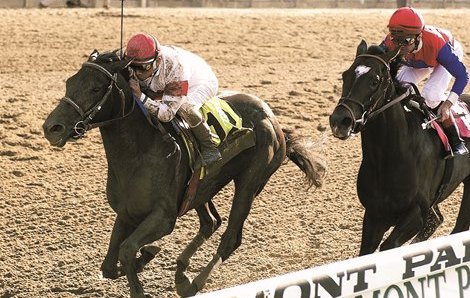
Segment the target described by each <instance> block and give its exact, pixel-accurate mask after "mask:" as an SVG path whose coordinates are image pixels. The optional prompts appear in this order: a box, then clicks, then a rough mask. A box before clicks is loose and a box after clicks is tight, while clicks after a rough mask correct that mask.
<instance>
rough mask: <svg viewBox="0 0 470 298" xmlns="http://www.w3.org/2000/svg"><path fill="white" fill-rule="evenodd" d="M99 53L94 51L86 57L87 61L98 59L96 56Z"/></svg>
mask: <svg viewBox="0 0 470 298" xmlns="http://www.w3.org/2000/svg"><path fill="white" fill-rule="evenodd" d="M99 54H100V53H99V52H98V50H97V49H94V50H93V52H91V54H90V56H88V61H95V60H96V58H98V55H99Z"/></svg>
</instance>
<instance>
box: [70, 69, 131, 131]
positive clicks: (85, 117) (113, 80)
mask: <svg viewBox="0 0 470 298" xmlns="http://www.w3.org/2000/svg"><path fill="white" fill-rule="evenodd" d="M82 67H90V68H94V69H97V70H99V71H100V72H101V73H103V74H105V75H106V76H107V77H108V78H109V79H110V82H109V85H108V90H106V93H105V94H104V96H103V98H102V99H101V100H100V101H99V102H98V103H96V104H95V105H94V106H93V107H91V108H90V109H89V110H87V111H84V110H83V109H82V108H81V107H80V106H79V105H78V104H77V103H76V102H75V101H74V100H73V99H72V98H70V97H67V96H64V97H63V98H61V101H64V102H66V103H68V104H69V105H71V106H72V107H73V108H74V109H75V111H77V113H78V114H80V117H81V120H80V121H78V122H77V123H75V125H74V128H73V129H74V132H75V135H74V136H73V138H75V139H79V138H81V137H83V136H84V135H85V133H86V132H87V131H88V130H90V129H92V128H95V127H101V126H104V125H107V124H109V123H111V122H114V121H116V120H120V119H122V118H125V117H127V116H128V115H129V114H130V113H131V112H132V110H133V109H134V105H135V102H134V101H132V102H133V104H132V109H131V111H130V112H129V113H127V114H124V113H125V105H126V102H125V96H124V92H123V91H122V88H119V86H118V84H117V73H114V74H111V73H110V72H109V71H108V70H107V69H106V68H104V67H103V66H101V65H99V64H96V63H94V62H85V63H83V65H82ZM113 87H115V88H116V89H117V90H118V92H119V96H120V97H121V107H122V116H120V117H119V118H114V119H111V120H107V121H103V122H95V123H90V122H91V121H92V120H93V118H94V117H95V116H96V114H97V113H98V112H99V111H100V110H101V108H102V107H103V105H104V104H105V103H106V101H107V100H108V99H109V97H110V95H111V92H112V90H113Z"/></svg>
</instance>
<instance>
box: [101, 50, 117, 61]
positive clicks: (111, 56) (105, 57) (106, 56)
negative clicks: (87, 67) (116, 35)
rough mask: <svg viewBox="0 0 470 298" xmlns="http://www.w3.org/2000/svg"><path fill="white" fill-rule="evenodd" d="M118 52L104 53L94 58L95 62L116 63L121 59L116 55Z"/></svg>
mask: <svg viewBox="0 0 470 298" xmlns="http://www.w3.org/2000/svg"><path fill="white" fill-rule="evenodd" d="M118 53H119V50H114V51H111V52H104V53H102V54H98V56H96V58H95V61H96V62H103V63H106V62H116V61H121V60H122V59H121V57H120V56H119V55H118Z"/></svg>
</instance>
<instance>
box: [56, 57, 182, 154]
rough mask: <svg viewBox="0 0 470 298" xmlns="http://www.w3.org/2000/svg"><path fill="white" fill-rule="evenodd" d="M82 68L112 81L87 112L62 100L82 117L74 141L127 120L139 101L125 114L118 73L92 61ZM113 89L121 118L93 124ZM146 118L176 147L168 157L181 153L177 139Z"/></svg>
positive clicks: (77, 125) (70, 102)
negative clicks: (92, 131) (119, 99)
mask: <svg viewBox="0 0 470 298" xmlns="http://www.w3.org/2000/svg"><path fill="white" fill-rule="evenodd" d="M82 67H90V68H94V69H97V70H99V71H100V72H102V73H103V74H105V75H106V76H107V77H108V78H109V79H110V81H109V85H108V89H107V90H106V93H105V94H104V96H103V98H102V99H101V100H100V101H99V102H98V103H96V104H95V105H94V106H93V107H91V108H90V109H89V110H87V111H84V110H83V109H82V108H81V107H80V106H79V105H78V104H77V103H76V102H75V101H74V100H73V99H72V98H70V97H67V96H64V97H63V98H61V101H64V102H66V103H68V104H70V105H71V106H72V107H73V108H74V109H75V111H77V113H78V114H80V116H81V120H79V121H78V122H77V123H75V125H74V127H73V130H74V132H75V135H73V136H72V138H74V139H79V138H82V137H83V136H84V135H85V133H86V132H87V131H88V130H90V129H93V128H96V127H103V126H105V125H108V124H111V123H113V122H115V121H119V120H122V119H124V118H126V117H127V116H129V115H130V114H131V113H132V112H133V111H134V108H135V105H136V100H138V99H135V98H134V99H133V100H132V107H131V109H130V110H129V112H127V114H126V113H125V110H126V97H125V95H124V91H123V90H122V88H120V87H119V85H118V83H117V75H118V74H117V73H114V74H111V72H109V71H108V70H107V69H106V68H104V67H103V66H101V65H99V64H97V63H94V62H90V61H87V62H85V63H83V65H82ZM113 87H114V88H116V89H117V91H118V93H119V97H120V98H121V116H120V117H117V118H113V119H109V120H105V121H102V122H93V123H91V121H92V120H93V118H94V117H95V116H96V114H97V113H98V112H99V111H100V110H101V108H102V107H103V105H104V104H105V103H106V101H107V100H108V99H109V97H110V95H111V92H112V91H113ZM146 118H147V121H148V122H149V124H150V125H151V126H152V127H154V128H155V129H158V130H159V131H160V133H161V134H162V136H163V139H164V140H165V141H169V142H171V143H172V144H173V145H174V149H173V151H172V152H170V153H169V154H168V155H167V156H166V157H167V158H169V157H171V156H172V155H174V154H175V153H177V152H180V146H179V144H178V143H177V142H176V140H175V138H174V137H173V136H172V135H171V134H170V133H168V132H167V131H166V130H165V128H164V127H163V126H162V124H161V123H160V122H159V121H157V124H156V125H155V124H154V123H153V122H152V120H151V119H150V117H149V116H148V114H147V115H146Z"/></svg>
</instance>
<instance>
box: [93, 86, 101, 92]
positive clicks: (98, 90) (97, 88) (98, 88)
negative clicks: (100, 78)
mask: <svg viewBox="0 0 470 298" xmlns="http://www.w3.org/2000/svg"><path fill="white" fill-rule="evenodd" d="M100 90H101V88H100V87H94V88H93V92H100Z"/></svg>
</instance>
